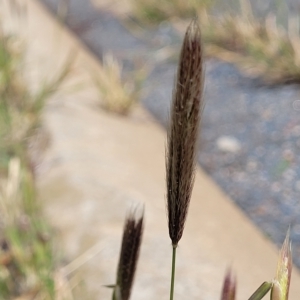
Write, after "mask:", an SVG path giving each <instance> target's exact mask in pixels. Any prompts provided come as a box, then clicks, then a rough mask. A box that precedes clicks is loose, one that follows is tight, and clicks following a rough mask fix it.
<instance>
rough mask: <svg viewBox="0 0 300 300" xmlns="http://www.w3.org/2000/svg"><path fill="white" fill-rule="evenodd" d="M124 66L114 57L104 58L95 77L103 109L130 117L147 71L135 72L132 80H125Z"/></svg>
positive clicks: (107, 56)
mask: <svg viewBox="0 0 300 300" xmlns="http://www.w3.org/2000/svg"><path fill="white" fill-rule="evenodd" d="M121 73H122V64H121V63H119V62H118V61H117V60H116V59H115V58H114V57H113V56H112V55H110V54H107V55H105V56H104V58H103V62H102V68H101V69H100V71H98V72H97V74H95V75H94V76H93V79H94V82H95V84H96V86H97V88H98V91H99V95H100V98H101V107H102V108H103V109H104V110H106V111H108V112H114V113H117V114H120V115H128V114H129V112H130V111H131V109H132V107H133V106H134V105H135V104H136V103H137V102H138V100H139V96H140V89H141V85H142V82H143V80H144V77H145V76H144V73H145V70H143V69H141V70H140V72H134V73H133V74H132V76H131V77H130V79H128V80H123V79H122V76H121Z"/></svg>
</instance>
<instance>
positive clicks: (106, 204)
mask: <svg viewBox="0 0 300 300" xmlns="http://www.w3.org/2000/svg"><path fill="white" fill-rule="evenodd" d="M23 3H24V1H23ZM25 3H26V5H27V18H26V20H27V22H26V24H23V25H22V28H21V30H20V34H23V35H24V37H26V41H27V45H28V56H29V57H30V59H29V60H28V61H29V62H30V63H31V65H30V68H29V69H30V70H33V71H34V70H37V69H39V70H41V71H40V72H42V73H38V72H33V73H34V74H33V82H36V80H38V79H39V78H44V77H43V76H45V74H48V75H49V76H51V75H52V74H53V73H55V71H56V70H58V69H59V68H61V66H62V64H63V62H64V61H65V60H66V59H67V57H68V56H69V55H70V52H76V53H77V59H76V63H75V65H74V67H73V70H72V74H71V76H70V78H69V80H68V82H66V84H65V85H64V86H63V87H62V89H61V90H60V91H59V93H57V94H56V95H55V96H54V97H53V98H52V99H51V100H50V101H49V103H48V105H47V107H46V108H45V112H44V118H43V120H44V126H45V128H46V129H47V130H48V132H49V134H50V136H51V145H50V147H49V149H48V150H47V153H46V154H45V158H44V163H43V165H42V166H41V169H40V173H39V178H38V187H39V190H40V196H41V200H42V201H43V202H42V203H43V206H44V208H45V214H46V216H47V218H48V219H49V221H50V222H51V224H52V225H53V226H54V228H56V230H57V232H58V238H59V240H60V246H61V247H62V249H63V251H64V253H65V257H66V258H67V260H68V261H70V262H71V261H73V264H71V265H69V267H68V268H69V269H68V270H71V268H72V267H73V266H74V265H75V263H77V262H78V260H76V258H78V257H80V255H81V254H83V253H85V251H87V250H89V251H90V253H89V254H90V256H91V257H90V259H87V258H88V257H87V256H85V258H86V259H87V261H86V262H85V263H84V264H83V265H82V266H81V267H79V268H78V269H77V271H79V272H80V273H81V275H82V278H84V280H85V285H86V289H87V291H88V292H87V294H86V296H85V299H109V298H110V295H111V292H110V291H109V290H106V289H105V288H103V287H102V285H103V284H111V283H113V282H114V279H115V269H116V264H117V260H118V258H117V257H118V252H119V248H120V238H121V232H122V226H123V221H124V216H125V213H126V209H127V208H128V207H130V206H131V205H132V203H136V202H143V203H145V205H146V226H145V236H144V240H143V245H142V251H141V257H140V263H139V266H138V274H137V278H136V284H135V286H134V292H133V295H132V299H145V300H147V299H154V298H158V297H159V298H160V299H167V298H168V290H169V277H170V276H169V270H170V263H171V246H170V241H169V239H168V234H167V223H166V217H165V202H164V195H165V182H164V178H165V171H164V166H165V163H164V146H165V133H164V131H162V130H161V128H160V126H159V125H157V124H156V123H155V122H154V121H153V120H152V119H151V117H150V116H149V115H148V114H147V113H146V112H145V111H143V110H142V109H141V108H137V109H136V110H135V111H134V113H133V115H132V116H131V117H130V118H123V117H119V116H115V115H111V114H107V113H105V112H103V111H101V110H100V109H99V102H98V93H97V91H96V89H95V87H94V86H93V84H92V82H91V79H90V73H91V70H93V71H95V70H96V71H97V70H99V69H98V68H100V67H99V65H98V62H97V60H96V59H95V58H94V57H93V56H92V55H91V54H90V53H89V52H88V51H87V50H86V49H85V48H84V46H83V45H82V44H81V43H80V42H79V41H78V40H77V39H76V38H75V37H74V36H73V35H72V34H70V32H68V31H67V30H66V29H65V28H62V27H61V26H59V25H58V24H57V23H56V22H55V21H54V20H53V18H52V17H51V16H49V14H48V13H47V12H46V11H45V10H44V9H43V7H42V6H41V5H40V4H39V3H37V2H36V1H33V0H27V1H25ZM8 20H9V18H8V17H7V16H6V18H4V22H7V23H8ZM25 25H26V26H25ZM19 29H20V28H19ZM41 29H42V30H41ZM34 78H35V79H34ZM96 253H97V255H95V254H96ZM276 263H277V250H276V248H275V247H274V246H273V245H272V244H271V243H270V242H269V241H268V240H267V239H266V238H265V237H263V236H262V234H261V233H260V232H259V231H258V230H257V229H256V228H255V227H254V226H253V225H252V224H250V223H249V221H248V220H247V219H246V218H245V216H244V215H243V214H242V213H241V212H240V211H239V210H238V209H237V208H236V207H235V206H234V205H233V204H232V202H231V201H230V200H229V199H228V198H227V197H226V196H225V195H224V193H223V192H222V191H221V190H220V188H219V187H218V186H216V185H215V184H214V183H213V182H212V180H211V179H210V178H208V177H207V176H206V175H205V174H204V173H203V171H202V170H201V169H198V170H197V177H196V183H195V188H194V193H193V198H192V202H191V207H190V213H189V217H188V221H187V226H186V230H185V232H184V236H183V239H182V241H181V243H180V247H179V251H178V272H177V279H176V298H177V299H179V298H180V299H183V300H185V299H203V300H212V299H219V294H220V289H221V286H222V280H223V275H224V272H225V269H226V267H227V266H228V265H229V264H231V265H232V266H233V268H234V270H235V271H236V273H237V277H238V299H247V297H249V296H250V294H251V293H252V292H253V290H254V289H256V288H257V287H258V286H259V285H260V284H261V283H262V282H263V281H265V280H270V279H271V278H272V277H273V276H274V273H275V268H276ZM75 267H76V266H75ZM299 295H300V276H299V273H298V272H297V271H296V270H294V273H293V277H292V284H291V297H290V299H295V300H296V299H298V298H299Z"/></svg>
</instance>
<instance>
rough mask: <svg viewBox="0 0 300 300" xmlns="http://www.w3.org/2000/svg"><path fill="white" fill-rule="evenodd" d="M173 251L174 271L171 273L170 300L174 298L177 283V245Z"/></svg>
mask: <svg viewBox="0 0 300 300" xmlns="http://www.w3.org/2000/svg"><path fill="white" fill-rule="evenodd" d="M172 247H173V251H172V271H171V288H170V300H173V297H174V282H175V266H176V249H177V245H173V246H172Z"/></svg>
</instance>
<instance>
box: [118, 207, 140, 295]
mask: <svg viewBox="0 0 300 300" xmlns="http://www.w3.org/2000/svg"><path fill="white" fill-rule="evenodd" d="M142 235H143V214H142V216H141V217H137V216H136V210H132V211H130V212H129V214H128V215H127V217H126V220H125V225H124V229H123V238H122V246H121V254H120V259H119V264H118V270H117V284H116V288H115V291H114V293H115V294H116V292H117V294H119V295H120V297H121V298H120V297H116V299H119V298H120V299H121V300H128V299H129V298H130V294H131V288H132V284H133V280H134V274H135V270H136V266H137V261H138V257H139V250H140V246H141V241H142Z"/></svg>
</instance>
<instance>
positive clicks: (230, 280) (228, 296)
mask: <svg viewBox="0 0 300 300" xmlns="http://www.w3.org/2000/svg"><path fill="white" fill-rule="evenodd" d="M235 294H236V279H235V277H233V276H232V273H231V270H230V269H229V270H228V271H227V273H226V275H225V279H224V284H223V289H222V295H221V300H235Z"/></svg>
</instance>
